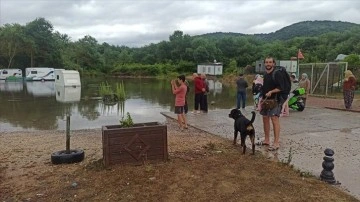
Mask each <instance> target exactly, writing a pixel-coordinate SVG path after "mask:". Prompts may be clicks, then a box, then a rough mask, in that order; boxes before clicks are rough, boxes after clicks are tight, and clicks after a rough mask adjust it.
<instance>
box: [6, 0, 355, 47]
mask: <svg viewBox="0 0 360 202" xmlns="http://www.w3.org/2000/svg"><path fill="white" fill-rule="evenodd" d="M38 17H43V18H45V19H46V20H48V21H50V22H51V24H52V25H53V26H54V29H55V30H56V31H59V32H60V33H62V34H67V35H69V36H70V37H71V39H72V40H73V41H76V40H78V39H79V38H83V37H84V36H85V35H90V36H92V37H94V38H96V39H97V40H98V42H99V43H102V42H107V43H109V44H112V45H126V46H129V47H140V46H143V45H147V44H150V43H158V42H160V41H162V40H167V41H168V40H169V35H171V34H172V33H173V32H174V31H175V30H181V31H183V32H184V34H189V35H191V36H193V35H198V34H205V33H211V32H236V33H245V34H254V33H270V32H274V31H276V30H279V29H281V28H283V27H285V26H288V25H291V24H293V23H296V22H300V21H305V20H334V21H347V22H353V23H358V24H360V0H348V1H346V0H316V1H310V0H281V1H265V0H262V1H261V0H234V1H232V0H223V1H215V0H210V1H204V0H198V1H182V0H173V1H171V0H146V1H145V0H143V1H140V0H131V1H125V0H0V25H1V26H2V25H4V24H6V23H20V24H22V25H25V24H26V23H28V22H30V21H33V20H35V19H36V18H38Z"/></svg>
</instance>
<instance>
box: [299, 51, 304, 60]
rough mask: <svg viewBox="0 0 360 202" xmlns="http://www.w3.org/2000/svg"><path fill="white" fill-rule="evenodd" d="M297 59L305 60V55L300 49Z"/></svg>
mask: <svg viewBox="0 0 360 202" xmlns="http://www.w3.org/2000/svg"><path fill="white" fill-rule="evenodd" d="M297 58H298V59H304V55H303V54H302V52H301V51H300V49H299V51H298V55H297Z"/></svg>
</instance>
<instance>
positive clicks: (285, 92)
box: [272, 66, 291, 95]
mask: <svg viewBox="0 0 360 202" xmlns="http://www.w3.org/2000/svg"><path fill="white" fill-rule="evenodd" d="M279 73H280V74H281V75H282V77H283V79H284V83H285V86H284V89H283V90H282V91H281V92H280V94H283V95H289V94H290V90H291V80H290V76H289V74H288V73H287V71H286V68H285V67H283V66H275V69H274V73H273V74H272V80H273V81H274V82H275V83H277V81H276V80H275V74H279Z"/></svg>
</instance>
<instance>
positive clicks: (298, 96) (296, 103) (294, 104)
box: [288, 88, 305, 112]
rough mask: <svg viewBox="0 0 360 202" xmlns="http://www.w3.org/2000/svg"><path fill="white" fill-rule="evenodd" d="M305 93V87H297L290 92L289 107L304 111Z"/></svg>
mask: <svg viewBox="0 0 360 202" xmlns="http://www.w3.org/2000/svg"><path fill="white" fill-rule="evenodd" d="M303 95H305V88H297V89H295V90H294V91H293V92H292V93H291V94H290V99H289V101H288V104H289V108H291V109H293V110H297V111H300V112H302V111H304V109H305V104H304V100H303V98H302V96H303Z"/></svg>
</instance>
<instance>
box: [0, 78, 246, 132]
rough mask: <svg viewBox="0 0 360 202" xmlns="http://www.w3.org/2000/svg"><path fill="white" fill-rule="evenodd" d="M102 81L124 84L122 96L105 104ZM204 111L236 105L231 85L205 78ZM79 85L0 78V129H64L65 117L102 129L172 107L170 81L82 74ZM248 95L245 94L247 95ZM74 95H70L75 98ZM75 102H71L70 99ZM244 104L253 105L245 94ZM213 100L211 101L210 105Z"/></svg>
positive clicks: (156, 117)
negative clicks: (127, 116) (125, 118)
mask: <svg viewBox="0 0 360 202" xmlns="http://www.w3.org/2000/svg"><path fill="white" fill-rule="evenodd" d="M104 81H107V82H108V84H110V85H112V86H114V88H115V85H116V84H117V83H121V82H123V83H124V86H125V91H126V95H127V100H126V101H125V103H124V104H123V106H121V104H115V105H105V104H104V103H103V102H102V100H101V99H99V91H98V88H99V84H100V83H101V82H104ZM209 82H210V94H209V95H208V102H209V110H215V109H229V108H232V107H234V106H235V100H236V97H235V94H236V89H235V88H234V87H227V86H224V85H222V84H221V83H220V82H219V81H213V80H210V81H209ZM81 83H82V86H81V88H77V89H75V88H72V89H71V88H70V89H65V91H64V89H61V88H59V87H57V86H55V85H54V82H49V81H48V82H25V81H24V82H5V81H0V132H1V131H23V130H65V127H66V126H65V124H66V122H65V121H66V116H67V115H68V114H69V115H70V117H71V121H70V123H71V129H92V128H101V126H103V125H112V124H119V120H120V119H121V117H122V116H123V115H124V114H126V112H129V113H130V115H131V117H132V118H133V121H134V122H136V123H139V122H149V121H158V122H163V121H165V118H164V117H163V116H162V115H161V114H160V112H163V111H173V110H174V95H172V93H171V85H170V82H169V81H166V80H159V79H115V78H113V79H109V78H106V79H105V78H99V79H97V78H82V81H81ZM190 87H191V90H190V93H189V98H188V103H189V110H193V105H194V96H193V95H194V92H193V90H194V89H193V84H192V83H190ZM248 95H249V94H248ZM74 98H75V99H74ZM76 98H78V100H79V101H75V102H72V101H71V100H72V99H73V100H77V99H76ZM247 100H248V103H247V105H251V104H252V96H251V95H250V96H248V99H247ZM211 103H213V104H211Z"/></svg>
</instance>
